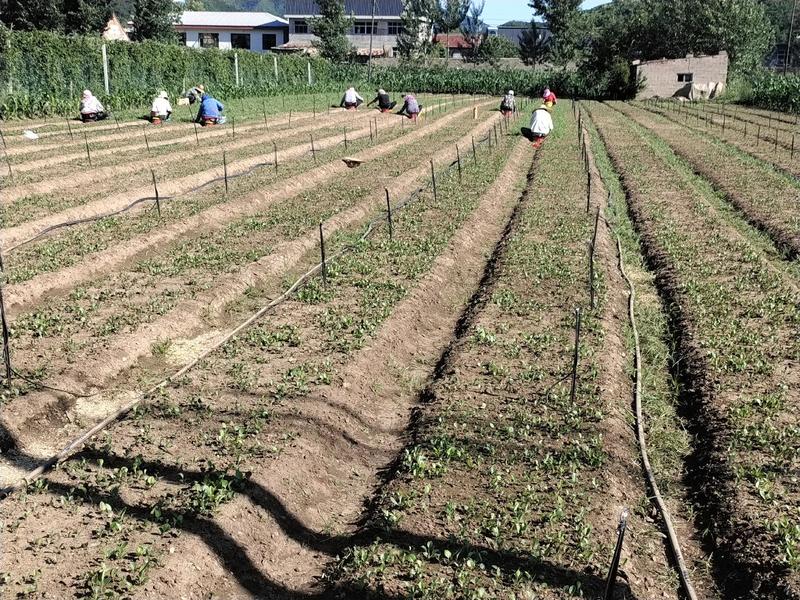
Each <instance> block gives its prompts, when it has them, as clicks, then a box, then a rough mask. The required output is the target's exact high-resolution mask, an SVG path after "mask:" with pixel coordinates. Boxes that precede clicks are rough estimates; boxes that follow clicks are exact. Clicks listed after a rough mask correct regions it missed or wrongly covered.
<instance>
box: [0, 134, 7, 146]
mask: <svg viewBox="0 0 800 600" xmlns="http://www.w3.org/2000/svg"><path fill="white" fill-rule="evenodd" d="M0 141H1V142H3V150H5V149H7V148H8V146H6V136H5V135H3V130H2V129H0Z"/></svg>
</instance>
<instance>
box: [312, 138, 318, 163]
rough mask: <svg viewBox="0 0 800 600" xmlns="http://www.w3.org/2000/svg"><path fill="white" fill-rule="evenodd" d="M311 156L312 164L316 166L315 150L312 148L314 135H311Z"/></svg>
mask: <svg viewBox="0 0 800 600" xmlns="http://www.w3.org/2000/svg"><path fill="white" fill-rule="evenodd" d="M311 156H313V157H314V164H317V150H316V148H314V134H313V133H312V134H311Z"/></svg>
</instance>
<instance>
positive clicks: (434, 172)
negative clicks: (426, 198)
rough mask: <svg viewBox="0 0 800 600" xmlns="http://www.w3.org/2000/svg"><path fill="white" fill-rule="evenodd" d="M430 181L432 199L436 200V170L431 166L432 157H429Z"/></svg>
mask: <svg viewBox="0 0 800 600" xmlns="http://www.w3.org/2000/svg"><path fill="white" fill-rule="evenodd" d="M431 182H432V183H433V201H434V202H436V201H437V200H438V194H437V193H436V170H435V169H434V167H433V159H431Z"/></svg>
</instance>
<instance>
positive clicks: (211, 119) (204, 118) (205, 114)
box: [196, 92, 225, 127]
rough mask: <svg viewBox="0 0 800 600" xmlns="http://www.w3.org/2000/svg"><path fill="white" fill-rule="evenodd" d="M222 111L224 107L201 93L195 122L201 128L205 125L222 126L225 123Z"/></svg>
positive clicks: (214, 99)
mask: <svg viewBox="0 0 800 600" xmlns="http://www.w3.org/2000/svg"><path fill="white" fill-rule="evenodd" d="M224 110H225V106H223V104H222V103H221V102H220V101H219V100H217V99H216V98H213V97H212V96H211V95H210V94H207V93H205V92H203V95H202V96H201V97H200V110H198V111H197V119H196V121H197V122H198V123H200V125H202V126H203V127H205V126H207V125H222V124H223V123H224V122H225V117H224V116H223V115H222V111H224Z"/></svg>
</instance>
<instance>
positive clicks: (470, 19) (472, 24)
mask: <svg viewBox="0 0 800 600" xmlns="http://www.w3.org/2000/svg"><path fill="white" fill-rule="evenodd" d="M484 6H485V2H483V0H481V2H480V3H475V4H473V5H472V7H471V8H470V10H469V14H468V15H467V17H466V18H465V19H464V20H463V21H462V22H461V35H463V36H464V41H465V42H466V43H467V45H468V46H469V48H467V58H469V59H471V60H478V58H479V57H478V53H479V48H480V47H481V45H482V43H483V41H484V40H485V39H486V37H487V28H486V23H484V22H483V18H482V15H483V8H484ZM494 58H499V57H494Z"/></svg>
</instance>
